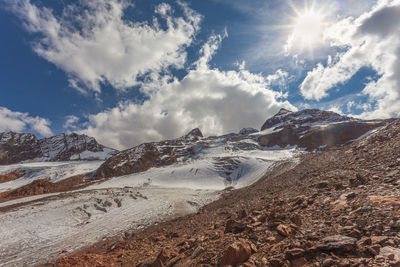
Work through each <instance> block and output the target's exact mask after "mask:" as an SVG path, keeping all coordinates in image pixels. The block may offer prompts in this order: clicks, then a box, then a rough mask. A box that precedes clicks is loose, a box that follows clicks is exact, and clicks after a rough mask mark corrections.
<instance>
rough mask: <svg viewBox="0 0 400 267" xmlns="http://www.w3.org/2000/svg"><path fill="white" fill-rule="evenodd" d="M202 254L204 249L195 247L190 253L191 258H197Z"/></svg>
mask: <svg viewBox="0 0 400 267" xmlns="http://www.w3.org/2000/svg"><path fill="white" fill-rule="evenodd" d="M203 252H204V248H202V247H197V248H196V249H195V250H194V251H193V253H192V257H193V258H196V257H197V256H199V255H200V254H201V253H203Z"/></svg>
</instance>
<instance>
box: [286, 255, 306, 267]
mask: <svg viewBox="0 0 400 267" xmlns="http://www.w3.org/2000/svg"><path fill="white" fill-rule="evenodd" d="M306 264H307V259H306V258H305V257H301V258H297V259H293V260H291V261H290V266H291V267H302V266H305V265H306Z"/></svg>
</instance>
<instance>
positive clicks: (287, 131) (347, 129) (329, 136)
mask: <svg viewBox="0 0 400 267" xmlns="http://www.w3.org/2000/svg"><path fill="white" fill-rule="evenodd" d="M389 121H390V120H369V121H365V120H360V119H355V118H352V117H348V116H343V115H340V114H337V113H334V112H332V111H323V110H318V109H305V110H302V111H298V112H291V111H288V110H286V109H281V110H280V111H279V112H278V113H277V114H276V115H275V116H273V117H272V118H270V119H268V120H267V121H266V122H265V123H264V124H263V126H262V127H261V135H260V137H259V139H258V143H259V144H260V145H262V146H265V147H273V146H280V147H285V146H297V147H301V148H305V149H306V150H307V151H313V150H318V149H321V148H329V147H333V146H337V145H343V144H345V143H346V142H350V141H353V140H355V139H357V138H359V137H360V136H362V135H364V134H367V133H368V132H369V131H371V130H374V129H377V128H379V127H381V126H383V125H385V124H386V123H388V122H389Z"/></svg>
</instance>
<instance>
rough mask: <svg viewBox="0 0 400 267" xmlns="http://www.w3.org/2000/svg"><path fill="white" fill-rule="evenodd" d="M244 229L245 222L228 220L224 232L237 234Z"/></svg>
mask: <svg viewBox="0 0 400 267" xmlns="http://www.w3.org/2000/svg"><path fill="white" fill-rule="evenodd" d="M245 229H246V224H243V223H240V222H238V221H235V220H228V221H227V222H226V225H225V233H233V234H238V233H241V232H243V231H244V230H245Z"/></svg>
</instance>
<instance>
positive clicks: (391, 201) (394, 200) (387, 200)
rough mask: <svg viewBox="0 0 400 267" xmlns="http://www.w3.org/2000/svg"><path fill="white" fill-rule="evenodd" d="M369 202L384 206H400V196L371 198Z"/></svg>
mask: <svg viewBox="0 0 400 267" xmlns="http://www.w3.org/2000/svg"><path fill="white" fill-rule="evenodd" d="M369 200H370V201H371V202H373V203H378V204H383V205H392V206H400V196H369Z"/></svg>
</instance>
